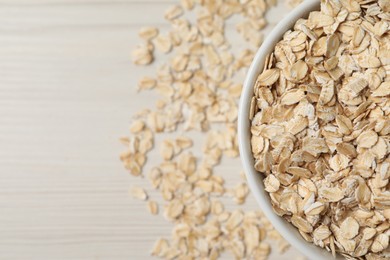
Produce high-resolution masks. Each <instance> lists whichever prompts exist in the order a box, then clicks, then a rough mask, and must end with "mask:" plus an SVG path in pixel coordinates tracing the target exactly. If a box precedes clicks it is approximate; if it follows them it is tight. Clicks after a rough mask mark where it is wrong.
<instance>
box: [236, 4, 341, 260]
mask: <svg viewBox="0 0 390 260" xmlns="http://www.w3.org/2000/svg"><path fill="white" fill-rule="evenodd" d="M319 6H320V0H306V1H304V2H303V3H302V4H300V5H299V6H298V7H296V8H295V9H294V10H293V11H291V12H290V13H289V14H288V15H287V16H286V17H285V18H283V19H282V20H281V21H280V22H279V23H278V24H277V25H276V26H275V28H274V29H273V30H272V31H271V33H270V34H269V35H268V36H267V37H266V39H265V40H264V42H263V44H262V45H261V47H260V48H259V50H258V51H257V53H256V55H255V57H254V59H253V61H252V63H251V66H250V67H249V70H248V72H247V75H246V78H245V81H244V84H243V89H242V93H241V98H240V102H239V112H238V142H239V149H240V157H241V162H242V164H243V167H244V172H245V174H246V178H247V182H248V185H249V188H250V190H251V191H252V194H253V195H254V197H255V199H256V201H257V202H258V204H259V206H260V208H261V210H262V211H263V213H264V214H265V216H266V217H267V218H268V220H269V221H270V222H271V223H272V225H273V226H274V228H275V229H276V230H277V231H278V232H279V233H280V234H281V235H282V236H283V237H284V238H285V239H286V240H287V241H288V242H289V243H290V244H291V245H292V246H293V247H295V248H297V249H298V250H299V251H300V252H301V253H302V254H304V255H305V256H306V257H308V258H309V259H316V260H328V259H332V258H333V256H332V255H331V253H330V252H328V251H326V250H325V249H322V248H320V247H318V246H315V245H314V244H312V243H309V242H307V241H306V240H304V238H303V237H302V236H301V235H300V234H299V232H298V231H297V229H296V228H295V227H293V226H292V225H291V224H290V223H288V222H287V221H286V220H284V219H283V218H282V217H279V216H278V215H277V214H276V213H275V212H274V211H273V209H272V205H271V201H270V198H269V195H268V193H266V192H265V190H264V185H263V182H262V179H263V176H261V174H259V173H258V172H257V171H256V170H255V168H254V159H253V156H252V151H251V145H250V130H249V127H250V120H249V109H250V103H251V102H250V100H251V99H252V97H253V86H254V84H255V82H256V79H257V76H258V74H259V73H260V71H261V70H262V69H263V67H264V62H265V59H266V56H267V55H268V54H269V53H271V51H272V50H273V48H274V46H275V44H276V43H277V42H278V41H279V40H280V39H281V38H282V37H283V34H284V33H285V32H286V31H288V30H289V29H291V28H292V27H293V26H294V24H295V22H296V21H297V20H298V19H299V18H302V17H307V16H308V14H309V13H310V12H311V11H315V10H317V11H318V10H319ZM336 259H343V258H341V257H340V256H339V255H338V256H337V257H336Z"/></svg>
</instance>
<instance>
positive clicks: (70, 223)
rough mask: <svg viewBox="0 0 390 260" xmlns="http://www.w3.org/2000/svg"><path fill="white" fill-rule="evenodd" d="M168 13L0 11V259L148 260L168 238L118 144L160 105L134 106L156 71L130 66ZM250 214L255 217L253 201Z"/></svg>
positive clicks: (72, 4) (17, 7)
mask: <svg viewBox="0 0 390 260" xmlns="http://www.w3.org/2000/svg"><path fill="white" fill-rule="evenodd" d="M172 2H174V1H170V0H158V1H152V0H149V1H134V0H113V1H106V0H82V1H65V0H52V1H48V0H34V1H29V0H12V1H11V0H2V1H0V36H1V37H0V145H1V149H0V173H1V181H0V209H1V211H0V212H1V214H0V234H1V235H0V259H137V260H138V259H150V256H149V251H150V248H151V246H152V245H153V243H154V240H156V239H157V238H158V237H160V236H165V237H169V236H170V231H171V224H170V223H167V222H166V221H165V220H164V219H163V218H162V217H161V215H160V216H157V217H156V216H150V215H149V214H148V213H147V210H146V206H145V203H144V202H140V201H135V200H133V199H132V198H131V197H130V196H129V195H128V188H129V186H131V185H143V186H147V187H148V183H147V180H146V179H145V178H132V177H130V176H129V175H128V173H127V172H126V171H125V170H124V169H123V167H122V165H121V163H120V161H119V159H118V155H119V153H120V152H121V151H122V149H123V148H122V146H121V145H120V144H119V142H118V137H119V136H121V135H123V134H126V133H127V127H128V123H129V120H130V118H131V115H132V114H134V113H135V112H136V111H138V110H139V109H140V108H147V107H150V106H151V105H153V104H154V103H153V101H154V100H155V99H156V98H155V96H154V95H151V94H150V93H141V94H139V95H138V96H137V98H134V95H135V94H136V89H135V86H136V84H137V79H138V78H139V76H140V75H145V74H152V73H153V71H154V70H155V68H156V66H157V65H154V66H151V67H146V68H145V67H135V66H133V65H132V64H131V62H130V51H131V48H132V47H134V46H135V45H136V44H137V43H139V42H140V40H139V39H138V37H137V30H138V28H139V27H140V25H147V24H149V25H159V26H161V27H162V28H163V30H164V29H166V28H167V23H166V22H164V20H163V15H162V14H161V10H163V9H165V8H166V7H168V6H169V5H170V3H172ZM145 12H147V15H146V13H145ZM164 26H165V27H164ZM233 28H234V27H233V26H229V27H228V30H230V31H233ZM235 44H239V41H238V39H237V41H236V40H235ZM161 57H162V56H161V55H158V58H161ZM159 62H160V63H161V60H160V61H159ZM151 101H152V102H151ZM161 138H162V137H161V136H159V137H158V140H161ZM196 138H197V139H196V142H197V143H199V145H200V143H201V141H202V140H201V136H199V135H198V136H196ZM158 160H160V159H159V157H158V154H157V152H156V151H154V152H153V153H152V154H151V157H150V161H157V162H158ZM150 167H151V165H148V167H147V168H146V170H147V169H150ZM240 169H241V167H240V163H239V161H238V160H233V161H226V162H224V163H223V165H221V166H219V167H218V168H217V172H218V173H219V174H223V175H225V177H226V175H227V174H229V176H228V178H227V179H228V180H229V183H230V184H234V183H235V182H238V180H239V179H238V173H239V171H240ZM149 194H150V196H151V197H152V198H153V199H155V200H157V201H160V202H161V200H160V198H159V197H160V195H159V194H158V193H157V192H156V191H149ZM226 203H227V205H228V206H227V207H228V208H232V207H233V206H234V204H233V202H232V201H231V200H227V201H226ZM245 209H257V205H256V203H255V202H254V201H253V199H252V198H250V199H249V203H248V204H247V205H246V206H245ZM294 254H296V251H291V254H289V258H291V256H293V255H294ZM275 257H276V258H275V259H287V256H286V255H285V256H283V257H279V256H278V254H277V253H275Z"/></svg>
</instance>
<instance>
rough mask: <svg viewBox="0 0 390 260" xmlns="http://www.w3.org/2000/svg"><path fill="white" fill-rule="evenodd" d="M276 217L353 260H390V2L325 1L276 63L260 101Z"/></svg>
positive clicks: (255, 139) (277, 53)
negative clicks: (278, 216) (281, 218)
mask: <svg viewBox="0 0 390 260" xmlns="http://www.w3.org/2000/svg"><path fill="white" fill-rule="evenodd" d="M250 119H251V120H252V126H251V133H252V138H251V146H252V152H253V156H254V158H255V168H256V170H257V171H259V172H261V173H263V174H264V175H265V176H266V177H265V178H264V185H265V189H266V191H267V192H268V193H269V195H270V199H271V202H272V205H273V208H274V210H275V212H276V213H277V214H278V215H280V216H282V217H283V218H284V219H286V220H287V221H289V222H291V224H292V225H294V226H295V227H296V228H297V229H298V230H299V232H300V234H301V235H302V236H303V238H304V239H306V240H307V241H309V242H312V243H314V244H315V245H317V246H320V247H322V248H326V249H327V250H328V251H331V252H332V253H333V255H335V254H336V253H340V254H342V255H343V256H345V257H346V258H347V259H389V258H390V248H389V235H390V190H389V187H390V184H389V177H390V1H389V0H361V1H356V0H339V1H338V0H322V1H321V11H316V12H311V13H310V14H309V17H308V18H307V19H300V20H298V21H297V22H296V24H295V25H294V28H293V29H292V30H290V31H287V32H286V33H285V34H284V36H283V39H282V40H281V41H280V42H278V43H277V44H276V46H275V48H274V50H273V52H272V53H271V54H270V55H269V56H268V57H267V59H266V62H265V65H264V71H263V72H262V73H261V74H260V75H259V76H258V78H257V82H256V85H255V87H254V97H253V99H252V101H251V112H250Z"/></svg>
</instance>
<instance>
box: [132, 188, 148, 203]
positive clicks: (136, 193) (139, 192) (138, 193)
mask: <svg viewBox="0 0 390 260" xmlns="http://www.w3.org/2000/svg"><path fill="white" fill-rule="evenodd" d="M130 192H131V195H132V196H133V197H134V198H136V199H139V200H147V199H148V195H147V193H146V191H145V190H144V189H143V188H141V187H133V188H131V191H130Z"/></svg>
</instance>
